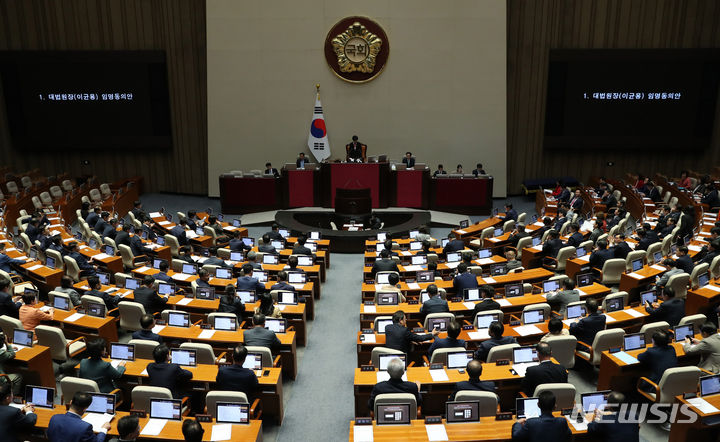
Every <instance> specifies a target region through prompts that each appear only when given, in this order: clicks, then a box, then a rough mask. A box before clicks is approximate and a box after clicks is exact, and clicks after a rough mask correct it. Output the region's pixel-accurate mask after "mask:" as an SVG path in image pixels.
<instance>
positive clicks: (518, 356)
mask: <svg viewBox="0 0 720 442" xmlns="http://www.w3.org/2000/svg"><path fill="white" fill-rule="evenodd" d="M532 362H538V355H537V349H536V348H535V347H530V346H528V347H516V348H513V364H529V363H532Z"/></svg>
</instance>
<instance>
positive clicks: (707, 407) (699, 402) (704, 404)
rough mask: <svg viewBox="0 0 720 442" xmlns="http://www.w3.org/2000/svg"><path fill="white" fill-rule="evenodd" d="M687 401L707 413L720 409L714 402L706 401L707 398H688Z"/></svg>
mask: <svg viewBox="0 0 720 442" xmlns="http://www.w3.org/2000/svg"><path fill="white" fill-rule="evenodd" d="M687 401H688V403H689V404H690V405H692V406H693V407H695V408H697V409H698V410H700V411H702V412H703V413H705V414H710V413H717V412H718V411H720V410H718V409H717V407H715V406H714V405H713V404H711V403H709V402H708V401H706V400H705V399H703V398H701V397H696V398H692V399H688V400H687Z"/></svg>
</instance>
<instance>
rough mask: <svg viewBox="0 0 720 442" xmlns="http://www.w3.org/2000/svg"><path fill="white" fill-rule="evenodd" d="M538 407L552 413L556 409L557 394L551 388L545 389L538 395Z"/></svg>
mask: <svg viewBox="0 0 720 442" xmlns="http://www.w3.org/2000/svg"><path fill="white" fill-rule="evenodd" d="M538 408H540V412H541V413H552V411H553V410H554V409H555V394H554V393H553V392H552V391H550V390H545V391H543V392H542V393H540V394H539V395H538Z"/></svg>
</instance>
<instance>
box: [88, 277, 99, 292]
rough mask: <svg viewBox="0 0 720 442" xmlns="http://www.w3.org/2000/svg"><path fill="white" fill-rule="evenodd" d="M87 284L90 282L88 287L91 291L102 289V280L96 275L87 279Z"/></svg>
mask: <svg viewBox="0 0 720 442" xmlns="http://www.w3.org/2000/svg"><path fill="white" fill-rule="evenodd" d="M87 282H88V286H89V287H90V288H91V289H97V288H99V287H100V278H98V277H97V276H94V275H93V276H89V277H88V279H87Z"/></svg>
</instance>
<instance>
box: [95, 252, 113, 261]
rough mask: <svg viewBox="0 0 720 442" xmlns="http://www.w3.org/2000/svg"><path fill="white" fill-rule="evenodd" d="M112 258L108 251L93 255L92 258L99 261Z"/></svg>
mask: <svg viewBox="0 0 720 442" xmlns="http://www.w3.org/2000/svg"><path fill="white" fill-rule="evenodd" d="M106 258H110V255H108V254H106V253H98V254H97V255H93V257H92V259H96V260H98V261H101V260H103V259H106Z"/></svg>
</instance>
